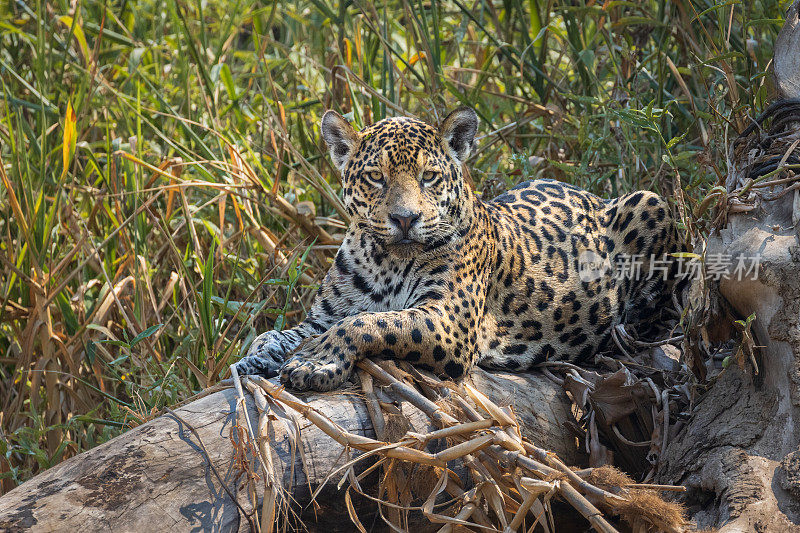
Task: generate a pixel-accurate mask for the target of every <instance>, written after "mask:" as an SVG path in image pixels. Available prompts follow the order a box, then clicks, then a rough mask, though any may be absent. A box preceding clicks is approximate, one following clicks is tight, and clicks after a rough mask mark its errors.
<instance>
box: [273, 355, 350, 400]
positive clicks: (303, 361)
mask: <svg viewBox="0 0 800 533" xmlns="http://www.w3.org/2000/svg"><path fill="white" fill-rule="evenodd" d="M312 354H313V355H312ZM352 371H353V361H351V360H350V359H349V358H346V357H345V358H342V357H340V355H338V354H337V355H334V354H330V355H329V356H326V355H325V354H320V353H319V352H317V353H313V352H311V351H310V350H309V351H307V350H306V349H303V350H301V351H300V353H298V354H297V355H295V356H294V357H292V358H291V359H289V361H287V362H286V364H285V365H283V368H281V370H280V373H281V383H283V384H284V385H286V386H288V387H290V388H292V389H296V390H300V391H304V390H309V389H310V390H315V391H320V392H324V391H329V390H333V389H336V388H338V387H340V386H341V385H342V383H344V382H345V381H346V380H347V378H348V377H350V373H351V372H352Z"/></svg>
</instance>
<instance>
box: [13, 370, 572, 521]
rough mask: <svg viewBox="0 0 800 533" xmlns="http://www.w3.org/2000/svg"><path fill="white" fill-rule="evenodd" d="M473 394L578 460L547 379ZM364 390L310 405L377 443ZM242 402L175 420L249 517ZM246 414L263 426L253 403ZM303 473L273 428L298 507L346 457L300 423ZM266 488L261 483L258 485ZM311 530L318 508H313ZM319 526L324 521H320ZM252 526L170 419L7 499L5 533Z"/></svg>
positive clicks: (512, 379) (562, 405)
mask: <svg viewBox="0 0 800 533" xmlns="http://www.w3.org/2000/svg"><path fill="white" fill-rule="evenodd" d="M473 380H474V384H475V386H476V388H478V389H480V390H481V391H482V392H484V393H485V394H487V396H490V397H491V398H492V399H493V400H495V401H497V402H498V403H500V404H501V405H502V404H511V405H513V406H514V410H515V412H516V413H517V416H518V417H519V419H520V420H521V423H522V425H523V427H524V431H525V433H526V435H527V436H528V437H529V438H530V439H531V440H532V441H533V442H535V443H536V444H537V445H539V446H541V447H544V448H547V449H550V450H552V451H555V452H557V453H559V454H560V455H561V457H562V458H564V459H565V460H566V461H567V462H570V463H575V462H576V461H578V459H579V458H578V456H577V450H576V449H575V438H574V436H572V435H571V433H570V432H569V431H568V430H567V429H566V428H565V427H564V425H563V422H564V421H565V420H567V418H568V417H569V416H571V415H570V412H569V409H570V407H569V402H568V401H567V399H566V396H565V394H564V392H563V391H562V390H561V388H560V387H559V386H557V385H555V384H554V383H552V382H551V381H549V380H548V379H547V378H545V377H544V376H542V375H541V374H524V375H522V374H504V373H492V374H489V373H487V372H484V371H482V370H476V371H475V373H474V375H473ZM360 396H361V395H360V391H358V392H357V393H355V394H354V393H353V392H352V391H351V392H350V393H348V392H346V391H342V392H337V393H332V394H331V393H328V394H309V395H305V396H304V399H305V400H306V401H308V402H309V403H310V404H311V405H312V406H314V407H315V408H317V409H319V410H321V411H322V412H323V413H325V414H326V415H327V416H329V417H331V418H332V419H333V420H334V421H336V422H337V423H338V424H339V425H341V426H342V427H343V428H345V429H346V430H347V431H350V432H353V433H356V434H361V435H367V436H374V432H373V429H372V423H371V422H370V418H369V415H368V413H367V409H366V406H365V404H364V401H363V400H362V399H361V397H360ZM235 403H236V394H235V392H234V391H233V389H227V390H224V391H220V392H217V393H214V394H211V395H209V396H207V397H205V398H202V399H199V400H197V401H194V402H192V403H190V404H188V405H186V406H184V407H182V408H180V409H176V410H175V413H176V414H177V415H178V416H179V417H180V419H182V420H183V421H185V422H186V423H187V424H190V425H191V426H192V427H194V428H195V430H196V431H197V432H198V434H199V436H200V438H201V439H202V441H203V444H204V446H205V448H206V450H207V452H208V456H209V457H208V459H210V460H211V461H212V462H213V464H214V467H215V468H216V470H217V472H218V473H219V474H220V476H221V477H222V478H223V479H224V480H225V484H226V486H227V488H228V490H229V491H230V492H231V494H235V495H236V497H237V500H238V501H239V503H240V504H241V505H242V506H243V507H244V508H245V509H246V510H248V511H249V510H250V509H251V505H250V504H249V503H248V497H247V494H246V490H245V488H244V484H243V483H237V473H238V472H237V471H236V467H235V464H234V448H233V446H232V444H231V442H230V440H229V434H230V430H231V427H232V425H233V423H234V419H233V416H232V414H231V413H232V411H233V408H234V405H235ZM247 407H248V410H249V412H250V414H251V416H252V419H253V420H257V416H256V411H255V407H254V404H253V402H252V398H251V397H249V395H248V406H247ZM401 408H402V410H403V414H404V415H405V416H406V417H408V419H409V420H410V423H411V426H412V428H413V430H414V431H421V432H424V431H427V430H428V429H429V427H428V419H427V417H426V416H425V415H423V414H422V413H420V412H419V411H417V410H416V409H415V408H413V407H411V406H410V405H408V404H402V405H401ZM298 422H299V425H300V427H301V442H300V443H299V444H300V445H302V447H303V451H304V456H305V459H306V461H305V469H304V467H303V465H302V464H301V460H300V456H299V454H295V455H294V456H293V455H292V444H291V442H292V440H291V438H290V435H289V432H287V429H286V428H285V427H283V424H281V423H280V422H277V423H276V424H275V425H274V431H275V433H274V435H273V436H272V438H271V440H272V451H273V459H274V462H275V468H276V473H277V474H278V475H279V476H280V477H281V478H282V482H283V485H284V486H286V487H292V489H291V495H292V496H293V498H295V499H296V500H297V504H296V506H295V510H296V511H297V512H302V509H301V507H302V506H303V505H304V504H306V503H307V502H308V501H309V495H310V492H309V485H308V481H310V483H311V486H316V485H317V484H319V482H320V481H322V480H323V479H324V478H325V477H326V476H327V475H328V474H329V472H331V470H332V469H333V468H335V467H336V465H341V464H343V463H344V462H345V461H346V460H348V458H349V457H352V456H348V455H347V454H346V453H343V450H342V447H341V446H339V445H338V444H336V443H335V442H334V441H333V440H332V439H331V438H330V437H328V436H327V435H324V434H323V433H322V432H321V431H320V430H319V429H317V428H316V427H315V426H313V425H311V424H309V423H308V421H306V420H305V419H303V418H300V417H298ZM336 482H338V479H335V480H333V482H332V483H329V485H328V486H327V488H326V490H325V491H324V492H323V493H322V494H321V495H320V496H319V498H318V501H319V502H320V503H321V504H322V505H324V506H325V511H326V512H325V513H319V514H318V515H317V519H318V520H320V521H324V522H325V524H326V525H325V528H326V529H328V530H344V531H348V530H351V529H352V525H351V524H350V522H349V520H348V519H347V515H346V511H345V508H344V502H343V498H342V493H341V492H338V491H337V489H336ZM258 485H259V486H261V485H262V484H261V483H258ZM308 513H309V514H307V516H308V517H309V520H307V525H308V524H313V523H314V522H315V520H316V519H314V514H313V511H310V510H309V511H308ZM320 523H321V522H320ZM247 528H248V523H247V521H246V520H244V519H242V517H241V516H240V513H239V511H238V509H237V507H236V505H235V504H234V502H233V501H232V500H231V498H230V497H229V496H228V494H227V493H226V491H225V489H224V488H223V487H222V485H221V484H220V482H219V481H218V479H217V477H216V475H215V474H214V472H213V470H212V468H211V467H210V466H209V464H208V462H207V459H206V457H205V455H204V454H203V453H202V451H201V448H200V446H199V444H198V442H197V438H196V436H195V435H194V434H193V433H192V431H191V430H190V429H189V428H188V427H186V426H185V425H184V424H183V423H182V422H181V421H179V420H177V419H176V418H175V417H173V416H172V415H169V414H168V415H164V416H162V417H159V418H157V419H155V420H152V421H150V422H148V423H146V424H143V425H142V426H139V427H137V428H134V429H132V430H130V431H128V432H126V433H124V434H123V435H120V436H119V437H117V438H115V439H112V440H111V441H109V442H107V443H105V444H103V445H101V446H98V447H97V448H94V449H92V450H90V451H88V452H85V453H83V454H80V455H78V456H76V457H73V458H71V459H69V460H67V461H64V462H63V463H61V464H59V465H57V466H55V467H53V468H51V469H50V470H47V471H45V472H43V473H42V474H40V475H38V476H36V477H34V478H33V479H31V480H30V481H28V482H26V483H24V484H23V485H21V486H19V487H17V488H16V489H14V490H12V491H11V492H9V493H8V494H6V495H4V496H3V497H0V530H2V531H19V530H35V531H55V530H58V531H71V530H74V531H95V530H109V529H113V530H115V531H148V530H158V531H161V530H165V529H169V530H171V531H184V530H225V531H229V530H239V529H241V530H246V529H247Z"/></svg>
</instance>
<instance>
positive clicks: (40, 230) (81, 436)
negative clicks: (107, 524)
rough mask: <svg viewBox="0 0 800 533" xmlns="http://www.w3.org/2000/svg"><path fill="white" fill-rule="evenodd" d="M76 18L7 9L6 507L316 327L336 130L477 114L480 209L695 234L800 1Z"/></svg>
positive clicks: (2, 391) (253, 5)
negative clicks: (676, 226)
mask: <svg viewBox="0 0 800 533" xmlns="http://www.w3.org/2000/svg"><path fill="white" fill-rule="evenodd" d="M72 5H73V3H72V2H67V1H66V0H62V1H58V2H45V1H43V0H38V1H31V2H16V3H14V2H4V3H3V4H2V6H0V32H2V45H1V46H0V83H2V86H0V90H1V92H0V106H2V108H1V109H0V157H2V173H1V174H2V184H1V185H0V235H2V237H0V299H2V301H1V302H0V402H2V414H0V452H1V453H0V477H1V478H2V485H0V493H2V492H3V491H7V490H9V489H10V488H12V487H13V486H15V485H16V484H18V483H20V482H22V481H24V480H25V479H27V478H29V477H30V476H31V475H33V474H35V473H36V472H38V471H40V470H42V469H44V468H47V467H49V466H51V465H53V464H55V463H57V462H58V461H60V460H63V459H64V458H66V457H69V456H71V455H74V454H76V453H79V452H80V451H82V450H85V449H88V448H90V447H92V446H94V445H96V444H98V443H100V442H103V441H105V440H107V439H109V438H111V437H113V436H114V435H116V434H118V433H119V432H121V431H124V429H125V428H126V427H128V426H130V425H135V424H137V423H140V422H141V421H142V420H144V419H146V418H147V417H149V416H152V414H153V413H155V412H157V411H158V410H159V409H160V408H161V407H163V406H164V405H168V404H171V403H174V402H177V401H179V400H181V399H184V398H186V397H188V396H190V395H191V394H193V393H194V392H196V391H198V390H199V389H201V388H203V387H205V386H207V385H209V384H213V383H214V382H216V381H218V380H219V379H221V377H223V376H224V372H225V370H226V367H227V365H228V363H229V362H231V361H232V360H233V359H235V357H236V356H237V355H238V354H239V353H240V352H241V351H242V349H243V347H246V345H247V344H248V343H249V341H250V340H251V339H252V338H253V336H254V335H255V334H256V333H257V332H261V331H263V330H265V329H268V328H271V327H273V326H278V327H280V326H282V325H283V324H291V323H292V322H294V321H296V320H298V319H300V318H301V317H302V315H303V313H304V310H305V309H306V308H307V306H308V304H309V302H310V300H311V298H312V296H313V290H314V288H315V284H316V283H318V281H319V279H321V276H322V275H323V274H324V272H325V270H326V269H327V267H328V265H329V262H330V260H331V257H332V254H333V253H334V250H335V245H336V243H337V242H338V240H339V237H340V235H341V233H342V232H343V227H344V218H343V212H342V205H341V203H340V201H339V200H338V198H337V191H338V181H337V176H336V174H335V172H334V171H333V169H332V168H331V166H330V163H329V162H328V159H327V156H326V154H325V150H324V147H323V145H322V143H321V140H320V139H319V129H318V120H319V118H320V117H321V115H322V113H323V111H324V110H325V109H328V108H332V109H336V110H339V111H340V112H342V113H346V114H347V116H348V117H350V118H351V119H352V121H353V122H354V123H355V124H356V125H358V126H363V125H365V124H368V123H371V122H373V121H376V120H379V119H381V118H384V117H387V116H394V115H397V114H403V113H408V114H412V115H415V116H417V117H420V118H423V119H425V120H429V121H433V122H436V121H437V120H440V119H441V118H442V117H443V116H444V115H445V113H446V111H447V110H448V109H450V108H453V107H455V106H458V105H470V106H472V107H473V108H474V109H475V110H476V111H477V112H478V114H479V116H480V118H481V119H482V124H481V130H480V133H479V135H480V138H479V148H478V150H477V153H476V154H475V155H474V156H473V158H472V160H471V168H472V177H473V179H474V181H475V183H476V186H477V188H478V190H480V191H482V192H483V194H485V195H487V196H488V195H490V194H494V193H495V192H497V191H499V190H502V189H504V188H506V187H508V186H510V185H513V184H515V183H517V182H519V181H521V180H523V179H526V178H530V177H535V176H548V177H555V178H558V179H562V180H566V181H570V182H573V183H576V184H579V185H581V186H584V187H587V188H589V189H591V190H593V191H595V192H597V193H600V194H603V195H607V196H611V195H617V194H619V193H622V192H625V191H629V190H632V189H635V188H649V189H654V190H657V191H659V192H661V193H663V194H667V195H669V196H671V197H673V198H677V199H679V198H680V196H681V195H679V194H676V193H677V191H678V190H682V191H683V192H684V201H685V202H686V207H688V208H690V209H689V213H690V214H691V212H692V211H691V209H692V208H694V207H695V206H696V205H698V202H699V201H700V200H702V198H703V197H704V196H705V195H706V194H707V193H708V191H710V190H711V189H712V188H713V187H714V186H716V185H718V184H720V183H721V182H722V181H721V180H722V178H723V176H724V175H725V172H726V167H725V160H726V158H725V147H726V142H727V139H730V138H731V137H732V136H733V135H734V134H735V133H736V131H737V130H740V129H741V128H742V127H743V126H744V125H746V124H748V116H752V115H753V114H754V113H755V112H756V111H757V110H758V109H759V108H760V107H761V106H762V105H763V103H764V102H765V101H766V100H767V99H768V98H769V96H770V92H769V81H768V79H767V77H766V76H765V69H766V67H767V65H768V63H769V60H770V58H771V54H772V43H773V40H774V38H775V36H776V35H777V32H778V30H779V29H780V25H781V19H782V14H783V8H785V7H787V5H788V2H785V1H784V2H779V1H774V0H764V1H757V2H752V3H751V2H738V1H737V2H721V3H719V4H714V3H712V2H710V1H709V0H677V1H673V2H669V3H666V2H656V1H643V2H626V1H609V2H605V3H599V2H588V3H584V2H582V1H578V2H574V3H573V2H567V1H566V0H547V1H545V0H528V1H526V2H523V1H521V0H506V1H503V2H501V1H499V0H495V1H488V0H472V1H469V2H467V1H464V0H457V1H456V0H454V1H452V2H442V1H440V0H429V1H415V0H401V1H393V0H392V1H386V2H384V3H378V4H374V5H373V4H371V3H368V2H364V1H362V0H356V1H354V2H346V3H342V4H328V3H325V2H324V1H320V0H310V1H307V2H305V1H292V2H261V1H258V0H235V1H226V2H220V1H213V0H209V1H208V2H201V1H195V2H177V1H175V0H166V1H155V0H121V1H116V0H112V1H109V2H105V3H104V2H98V1H96V0H83V1H79V2H77V4H76V5H77V6H78V9H77V12H75V13H73V12H72V11H71V7H70V6H72ZM310 212H313V213H315V215H316V217H315V218H314V217H308V216H306V213H310ZM695 215H696V216H695ZM695 215H693V216H691V217H689V218H687V220H686V222H687V223H690V225H691V227H692V228H694V229H695V230H697V231H702V230H703V227H704V224H705V222H704V221H703V219H702V213H696V214H695Z"/></svg>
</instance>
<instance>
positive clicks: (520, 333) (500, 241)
mask: <svg viewBox="0 0 800 533" xmlns="http://www.w3.org/2000/svg"><path fill="white" fill-rule="evenodd" d="M477 125H478V121H477V116H476V115H475V113H474V112H473V111H472V110H470V109H466V108H462V109H459V110H456V111H454V112H453V113H452V114H451V115H450V116H449V117H448V118H447V119H446V120H445V122H444V124H443V125H442V127H441V128H439V129H437V128H435V127H433V126H431V125H428V124H425V123H423V122H420V121H418V120H413V119H409V118H390V119H385V120H382V121H380V122H378V123H376V124H373V125H372V126H369V127H367V128H365V129H364V130H363V131H361V132H356V131H354V130H353V129H352V127H351V126H350V124H348V123H347V121H346V120H344V118H342V117H341V116H339V115H338V114H336V113H334V112H331V111H329V112H328V113H326V114H325V115H324V117H323V120H322V134H323V137H324V139H325V141H326V143H327V144H328V146H329V148H330V152H331V158H332V160H333V162H334V164H335V165H336V166H337V167H338V168H339V170H340V171H341V173H342V183H343V198H344V203H345V205H346V207H347V210H348V213H349V215H350V217H351V223H350V227H349V229H348V231H347V234H346V236H345V238H344V242H343V244H342V246H341V248H340V249H339V251H338V253H337V254H336V258H335V260H334V263H333V266H332V267H331V269H330V270H329V271H328V273H327V275H326V276H325V279H324V281H323V283H322V286H321V287H320V290H319V293H318V295H317V297H316V299H315V300H314V303H313V305H312V308H311V310H310V311H309V313H308V315H307V316H306V318H305V320H304V321H303V322H301V323H300V324H299V325H297V326H296V327H294V328H292V329H289V330H287V331H282V332H275V331H270V332H267V333H264V334H262V335H261V336H259V337H258V338H257V339H256V340H255V341H254V342H253V345H252V346H251V348H250V351H249V353H248V355H247V357H245V358H244V359H242V360H241V361H240V362H239V363H238V365H239V367H238V368H239V371H240V373H244V374H253V373H260V374H266V375H275V374H276V373H280V376H281V381H282V382H283V383H285V384H287V385H289V386H291V387H293V388H295V389H300V390H304V389H315V390H330V389H333V388H336V387H338V386H339V385H340V384H342V383H343V382H344V381H345V380H346V379H347V378H348V376H349V375H350V374H351V372H352V371H353V368H354V365H355V363H356V362H357V361H358V360H359V359H360V358H363V357H383V358H391V359H402V360H406V361H409V362H411V363H413V364H415V365H417V366H418V367H420V368H424V369H428V370H431V371H433V372H435V373H437V374H440V375H443V376H446V377H449V378H451V379H454V380H458V379H460V378H462V377H463V376H464V375H466V374H467V373H468V372H469V370H470V369H471V368H472V367H473V366H474V365H475V364H479V365H481V366H485V367H489V368H503V369H511V370H524V369H528V368H530V367H531V366H533V365H535V364H537V363H540V362H542V361H545V360H548V359H559V360H568V361H582V360H585V359H587V358H589V357H590V356H592V355H593V354H595V353H596V352H597V351H598V349H600V348H601V347H602V346H603V345H604V343H605V342H607V340H608V338H609V334H610V330H611V328H612V327H613V326H615V325H616V324H619V323H622V322H629V321H634V320H641V319H643V318H645V319H646V318H647V317H648V316H649V314H651V313H652V310H653V309H654V308H657V307H658V306H659V305H661V304H662V303H663V302H665V301H666V299H667V298H668V297H669V295H670V290H671V282H670V281H669V280H667V281H665V280H664V277H663V276H654V277H652V278H650V279H641V280H639V281H636V280H632V279H617V278H616V277H614V276H611V275H609V274H610V272H606V273H604V274H602V275H599V276H596V278H592V279H588V278H587V277H586V276H585V273H584V275H582V273H581V271H580V270H579V269H580V268H581V262H580V258H581V257H583V256H585V254H587V253H588V254H593V255H592V256H593V257H597V258H599V259H600V260H601V261H602V262H606V264H607V262H609V261H612V260H613V258H614V257H615V256H618V255H619V254H640V255H642V256H644V263H643V265H642V266H641V268H642V270H643V271H644V272H645V273H647V271H648V268H649V262H648V261H647V258H649V257H651V256H655V257H661V256H663V255H664V254H667V253H670V252H673V251H675V250H676V249H677V245H676V242H677V241H676V238H675V235H676V232H675V225H674V221H673V219H672V218H671V216H670V214H669V211H668V208H667V204H666V202H665V201H664V200H663V199H662V198H660V197H659V196H657V195H656V194H654V193H651V192H644V191H639V192H635V193H632V194H628V195H625V196H622V197H620V198H616V199H613V200H603V199H601V198H599V197H598V196H595V195H593V194H591V193H588V192H586V191H584V190H582V189H579V188H577V187H574V186H572V185H568V184H565V183H561V182H558V181H554V180H536V181H527V182H524V183H521V184H520V185H518V186H516V187H515V188H513V189H512V190H510V191H508V192H507V193H505V194H503V195H501V196H499V197H498V198H495V199H494V200H491V201H483V200H482V199H480V198H479V197H477V196H476V195H475V193H474V192H473V191H472V190H471V189H470V188H469V187H468V186H467V185H466V183H465V180H464V177H463V175H462V164H463V162H464V161H465V160H466V158H467V156H468V155H469V152H470V149H471V147H472V143H473V139H474V135H475V132H476V129H477ZM670 279H671V278H670ZM290 354H291V355H292V357H291V358H290V359H289V360H288V361H286V362H284V358H285V356H287V355H290Z"/></svg>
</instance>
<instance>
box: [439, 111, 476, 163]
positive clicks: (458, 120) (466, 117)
mask: <svg viewBox="0 0 800 533" xmlns="http://www.w3.org/2000/svg"><path fill="white" fill-rule="evenodd" d="M476 131H478V115H477V114H476V113H475V111H473V110H472V109H470V108H469V107H459V108H458V109H456V110H455V111H453V112H452V113H450V114H449V115H447V118H446V119H444V122H443V123H442V127H441V128H439V133H440V134H441V136H442V141H444V144H445V148H446V149H447V150H449V151H450V152H451V153H452V154H453V157H455V158H456V159H457V160H458V161H460V162H462V163H463V162H464V161H466V160H467V157H469V153H470V151H471V150H472V141H474V140H475V132H476Z"/></svg>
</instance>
